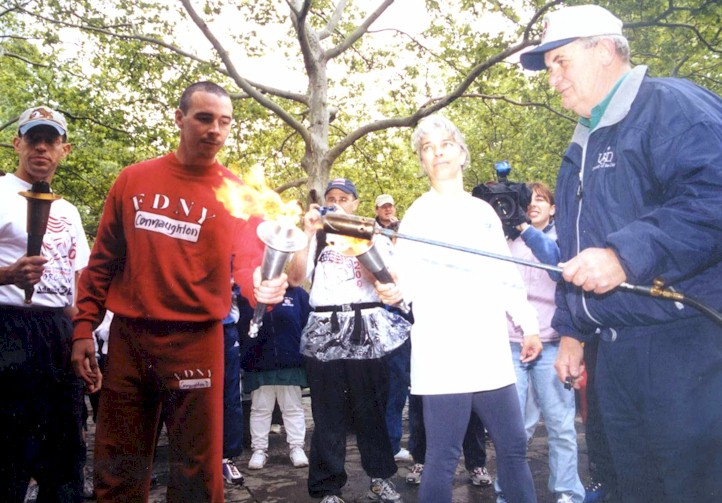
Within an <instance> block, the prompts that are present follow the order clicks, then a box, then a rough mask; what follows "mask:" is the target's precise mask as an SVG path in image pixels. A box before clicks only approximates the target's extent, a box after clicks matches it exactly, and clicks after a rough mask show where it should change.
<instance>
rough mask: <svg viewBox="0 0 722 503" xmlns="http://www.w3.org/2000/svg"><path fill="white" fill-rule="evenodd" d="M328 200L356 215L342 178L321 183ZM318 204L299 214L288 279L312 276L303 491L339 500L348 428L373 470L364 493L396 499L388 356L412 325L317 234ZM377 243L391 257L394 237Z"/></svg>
mask: <svg viewBox="0 0 722 503" xmlns="http://www.w3.org/2000/svg"><path fill="white" fill-rule="evenodd" d="M324 198H325V204H326V205H327V206H333V207H334V208H335V211H336V212H338V213H348V214H353V213H355V212H356V209H357V208H358V205H359V199H358V192H357V191H356V186H355V185H354V184H353V182H352V181H351V180H349V179H347V178H336V179H334V180H331V182H330V183H329V184H328V186H327V187H326V191H325V193H324ZM318 208H319V206H318V205H311V208H310V210H309V211H308V213H306V215H305V216H304V230H305V232H306V234H307V236H308V239H309V246H308V247H307V248H306V249H304V250H302V251H299V252H296V253H295V254H294V257H293V258H292V259H291V262H290V264H289V269H288V278H289V283H290V284H291V285H292V286H297V285H299V284H301V283H302V282H303V281H304V280H306V279H310V280H311V291H310V304H311V308H312V312H311V314H310V316H309V319H308V323H307V324H306V327H305V328H304V330H303V333H302V336H301V352H302V353H303V355H304V357H305V363H306V373H307V375H308V384H309V388H310V390H311V407H312V413H313V421H314V424H315V427H314V431H313V436H312V438H311V452H310V458H309V471H308V492H309V494H310V495H311V496H312V497H316V498H322V499H321V501H322V502H323V503H338V502H342V501H343V500H341V498H340V496H341V489H342V488H343V486H344V485H345V484H346V480H347V475H346V471H345V468H344V464H345V460H346V434H347V432H348V431H349V430H351V429H352V430H353V431H355V433H356V439H357V442H358V448H359V452H360V453H361V464H362V466H363V468H364V470H365V471H366V473H367V474H368V475H369V476H370V477H371V485H370V488H369V492H368V497H369V499H371V500H374V501H381V502H394V503H396V502H400V501H401V496H400V495H399V493H398V492H396V488H395V487H394V484H393V482H391V480H389V479H390V478H391V477H392V476H393V475H394V474H395V473H396V470H397V467H396V462H395V461H394V451H393V449H392V447H391V441H390V440H389V435H388V430H387V427H386V421H385V414H386V403H387V397H388V388H389V368H388V364H387V356H388V355H389V353H391V352H392V351H393V350H394V349H396V348H397V347H399V346H401V345H402V344H403V343H404V341H405V340H406V339H407V338H408V336H409V329H410V324H409V322H408V321H406V320H405V319H404V318H403V317H402V316H401V315H400V314H397V313H395V312H392V311H390V310H387V309H385V308H384V304H382V303H381V300H380V299H379V297H378V295H377V294H376V291H375V289H374V277H373V275H372V274H371V273H369V272H368V271H367V270H366V269H365V268H364V267H363V266H362V265H361V263H360V262H359V261H358V259H356V257H355V256H348V255H346V254H344V253H341V252H342V251H343V250H342V249H341V248H342V247H339V246H328V245H327V241H332V239H331V237H330V236H327V238H326V239H325V240H319V239H318V238H317V229H319V228H320V224H321V213H320V212H319V211H318ZM380 238H381V239H377V240H376V241H375V244H374V246H375V247H376V249H377V250H378V251H379V254H380V255H381V256H383V257H384V258H385V260H388V259H390V258H391V257H390V256H391V254H392V250H391V249H392V246H393V245H392V244H391V241H390V240H389V239H388V238H386V237H384V236H380Z"/></svg>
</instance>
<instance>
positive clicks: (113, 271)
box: [72, 82, 288, 503]
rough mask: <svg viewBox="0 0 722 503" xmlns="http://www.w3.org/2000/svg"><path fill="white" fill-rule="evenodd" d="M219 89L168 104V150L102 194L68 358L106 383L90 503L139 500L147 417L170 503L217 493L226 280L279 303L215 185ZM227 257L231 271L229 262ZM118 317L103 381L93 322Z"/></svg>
mask: <svg viewBox="0 0 722 503" xmlns="http://www.w3.org/2000/svg"><path fill="white" fill-rule="evenodd" d="M232 112H233V107H232V104H231V99H230V97H229V96H228V93H227V92H226V91H225V90H224V89H223V88H221V87H219V86H218V85H216V84H214V83H212V82H198V83H195V84H193V85H191V86H189V87H188V88H187V89H186V90H185V91H184V92H183V95H182V97H181V100H180V105H179V108H178V110H176V112H175V123H176V125H177V126H178V128H179V130H180V142H179V145H178V149H177V150H176V151H175V152H173V153H170V154H167V155H165V156H163V157H159V158H157V159H151V160H147V161H144V162H141V163H139V164H135V165H132V166H128V167H127V168H125V169H124V170H123V171H122V172H121V173H120V175H119V176H118V178H117V180H116V181H115V183H114V184H113V186H112V187H111V189H110V192H109V194H108V199H107V200H106V202H105V207H104V209H103V215H102V217H101V220H100V226H99V228H98V235H97V238H96V241H95V245H94V247H93V250H92V253H91V256H90V262H89V264H88V267H87V268H86V269H85V271H84V273H83V274H82V276H81V279H80V284H79V293H78V314H77V316H76V317H75V319H74V325H75V328H74V335H73V353H72V361H73V366H74V368H75V370H76V373H77V374H78V375H79V376H80V377H82V378H83V380H84V381H85V382H86V385H87V389H88V391H89V392H93V391H96V390H97V389H99V388H100V387H101V383H102V386H103V392H102V393H101V398H100V409H99V412H98V424H97V429H96V438H95V490H96V493H97V497H98V501H99V502H101V503H102V502H104V501H108V502H110V501H112V502H118V501H129V502H130V501H147V500H148V494H149V488H150V475H151V469H152V462H153V453H154V449H155V444H156V432H157V428H158V423H159V421H160V418H161V417H162V418H163V420H164V421H165V424H166V428H167V431H168V441H169V449H170V467H171V468H170V476H169V477H170V479H169V482H168V493H167V498H168V501H169V502H181V501H193V502H222V501H223V476H222V472H221V459H222V457H221V455H222V441H223V436H222V433H223V326H222V323H221V321H222V319H223V318H224V317H225V316H226V315H227V314H228V311H229V309H230V294H229V292H230V284H229V278H231V274H232V272H231V271H233V279H234V281H235V282H236V283H237V284H238V285H239V286H240V287H241V292H242V294H243V295H244V296H245V297H247V298H249V301H250V302H251V303H252V304H253V305H255V303H256V302H263V303H265V304H269V305H272V304H276V303H278V302H280V301H281V300H282V299H283V294H284V292H285V290H286V287H287V286H288V285H287V282H286V276H285V275H283V276H281V277H280V278H278V279H275V280H269V281H263V282H261V274H260V269H259V267H258V266H259V265H260V264H261V262H262V256H263V249H264V245H263V243H262V242H261V241H260V240H259V239H258V238H257V236H256V232H255V231H256V227H257V225H258V223H259V222H260V219H258V218H251V219H249V220H248V221H245V220H241V219H238V218H235V217H233V216H232V215H231V214H230V213H229V211H228V210H227V209H226V208H225V207H224V206H223V204H222V203H221V202H219V201H218V200H217V199H216V196H215V191H214V189H217V188H219V187H220V186H221V185H222V184H223V182H224V180H227V179H233V180H236V181H237V179H236V178H235V175H233V174H232V173H231V172H230V171H229V170H227V169H226V168H225V167H224V166H222V165H221V164H220V163H219V162H218V161H217V160H216V154H217V153H218V151H219V150H220V149H221V147H222V146H223V144H224V143H225V140H226V138H227V136H228V133H229V130H230V127H231V115H232ZM231 257H232V260H233V267H232V268H231V261H230V260H229V258H231ZM106 309H108V310H110V311H112V312H113V313H115V316H114V318H113V322H112V325H111V327H110V344H109V354H108V364H107V367H106V371H105V381H104V382H103V376H102V375H101V373H100V371H99V370H98V367H97V362H96V360H95V349H94V343H93V339H92V337H93V336H92V330H93V328H94V327H95V326H97V325H98V324H99V323H100V321H101V320H102V319H103V315H104V312H105V310H106Z"/></svg>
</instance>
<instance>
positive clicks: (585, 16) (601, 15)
mask: <svg viewBox="0 0 722 503" xmlns="http://www.w3.org/2000/svg"><path fill="white" fill-rule="evenodd" d="M621 34H622V21H621V20H619V18H617V17H616V16H615V15H614V14H612V13H611V12H609V11H608V10H607V9H605V8H603V7H600V6H598V5H575V6H573V7H564V8H562V9H559V10H557V11H554V12H550V13H549V14H547V15H546V16H544V33H543V34H542V41H541V44H540V45H539V46H537V47H535V48H534V49H531V50H529V51H527V52H525V53H523V54H522V55H521V56H520V57H519V60H520V61H521V66H523V67H524V68H525V69H526V70H535V71H536V70H544V69H545V68H546V65H545V64H544V53H546V52H547V51H551V50H552V49H556V48H557V47H561V46H563V45H566V44H568V43H570V42H574V41H575V40H576V39H578V38H586V37H598V36H603V35H621Z"/></svg>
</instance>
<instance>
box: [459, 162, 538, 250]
mask: <svg viewBox="0 0 722 503" xmlns="http://www.w3.org/2000/svg"><path fill="white" fill-rule="evenodd" d="M494 169H495V170H496V176H497V178H498V180H499V181H498V182H488V183H485V184H482V185H477V186H476V187H474V189H473V190H472V191H471V195H472V196H474V197H478V198H479V199H483V200H484V201H486V202H487V203H489V204H490V205H491V207H492V208H494V211H495V212H496V214H497V215H498V216H499V219H500V220H501V225H502V228H503V230H504V236H506V238H507V239H516V238H517V237H518V236H519V233H520V230H519V229H518V228H517V227H518V226H520V225H521V224H522V223H528V219H527V215H526V209H527V207H528V206H529V203H531V189H530V188H529V187H528V186H527V185H526V184H525V183H514V182H510V181H509V178H508V177H509V173H511V165H510V164H509V161H499V162H497V163H495V164H494Z"/></svg>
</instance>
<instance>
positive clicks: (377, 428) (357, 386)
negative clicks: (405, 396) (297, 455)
mask: <svg viewBox="0 0 722 503" xmlns="http://www.w3.org/2000/svg"><path fill="white" fill-rule="evenodd" d="M306 373H307V375H308V384H309V387H310V389H311V410H312V412H313V421H314V429H313V437H312V438H311V456H310V459H309V471H308V493H309V494H310V495H311V496H312V497H314V498H322V497H323V496H326V495H330V494H335V495H340V494H341V488H342V487H343V486H344V485H345V484H346V480H347V475H346V470H345V468H344V464H345V462H346V433H347V431H348V430H349V429H353V431H355V432H356V441H357V443H358V449H359V452H360V454H361V466H362V467H363V469H364V471H365V472H366V473H367V474H368V475H369V476H370V477H374V478H375V477H379V478H383V479H386V478H389V477H391V476H392V475H393V474H394V473H396V462H395V461H394V452H393V451H392V449H391V442H390V441H389V435H388V432H387V430H386V420H385V415H386V399H387V394H388V386H389V383H388V364H387V362H386V359H385V358H378V359H374V360H335V361H330V362H320V361H318V360H314V359H312V358H307V359H306ZM347 421H349V423H350V424H347ZM349 427H350V428H349Z"/></svg>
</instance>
